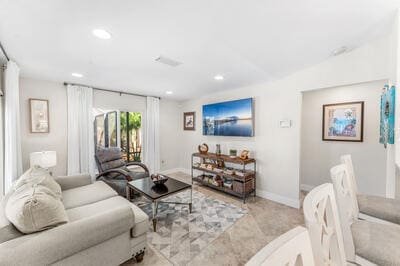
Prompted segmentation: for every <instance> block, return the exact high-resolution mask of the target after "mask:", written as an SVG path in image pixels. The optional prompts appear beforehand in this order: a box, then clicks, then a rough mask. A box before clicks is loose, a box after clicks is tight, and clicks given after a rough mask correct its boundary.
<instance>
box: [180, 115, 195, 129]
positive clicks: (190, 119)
mask: <svg viewBox="0 0 400 266" xmlns="http://www.w3.org/2000/svg"><path fill="white" fill-rule="evenodd" d="M183 130H192V131H193V130H196V112H184V113H183Z"/></svg>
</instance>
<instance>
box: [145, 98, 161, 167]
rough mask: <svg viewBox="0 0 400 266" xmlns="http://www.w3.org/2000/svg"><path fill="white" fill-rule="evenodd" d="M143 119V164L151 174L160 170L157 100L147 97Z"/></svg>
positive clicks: (158, 104) (158, 108) (158, 107)
mask: <svg viewBox="0 0 400 266" xmlns="http://www.w3.org/2000/svg"><path fill="white" fill-rule="evenodd" d="M145 119H146V121H145V134H144V138H145V142H144V163H145V164H146V165H147V167H148V168H149V170H150V173H152V174H153V173H157V172H158V171H159V170H160V134H159V127H160V100H159V99H158V98H155V97H147V99H146V117H145Z"/></svg>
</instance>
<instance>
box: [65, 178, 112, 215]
mask: <svg viewBox="0 0 400 266" xmlns="http://www.w3.org/2000/svg"><path fill="white" fill-rule="evenodd" d="M62 196H63V203H64V206H65V209H71V208H75V207H79V206H83V205H86V204H91V203H94V202H97V201H100V200H104V199H108V198H111V197H114V196H117V193H116V192H115V191H114V190H113V189H112V188H111V187H110V186H108V185H107V184H106V183H104V182H102V181H98V182H94V183H92V184H90V185H87V186H82V187H77V188H72V189H68V190H64V191H63V192H62Z"/></svg>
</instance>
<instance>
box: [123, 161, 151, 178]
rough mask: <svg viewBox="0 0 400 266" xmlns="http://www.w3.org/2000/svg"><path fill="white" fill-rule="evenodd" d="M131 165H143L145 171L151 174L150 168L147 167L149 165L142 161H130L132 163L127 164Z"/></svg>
mask: <svg viewBox="0 0 400 266" xmlns="http://www.w3.org/2000/svg"><path fill="white" fill-rule="evenodd" d="M131 165H137V166H140V167H142V168H143V169H144V171H145V172H146V173H147V174H148V175H149V169H148V168H147V166H146V165H145V164H143V163H140V162H130V163H127V164H126V166H131Z"/></svg>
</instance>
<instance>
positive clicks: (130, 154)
mask: <svg viewBox="0 0 400 266" xmlns="http://www.w3.org/2000/svg"><path fill="white" fill-rule="evenodd" d="M120 129H121V131H120V132H121V150H122V156H123V158H124V160H125V161H127V162H133V161H135V162H140V161H141V160H142V114H141V113H138V112H121V113H120Z"/></svg>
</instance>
